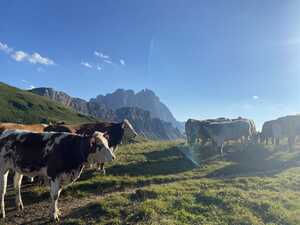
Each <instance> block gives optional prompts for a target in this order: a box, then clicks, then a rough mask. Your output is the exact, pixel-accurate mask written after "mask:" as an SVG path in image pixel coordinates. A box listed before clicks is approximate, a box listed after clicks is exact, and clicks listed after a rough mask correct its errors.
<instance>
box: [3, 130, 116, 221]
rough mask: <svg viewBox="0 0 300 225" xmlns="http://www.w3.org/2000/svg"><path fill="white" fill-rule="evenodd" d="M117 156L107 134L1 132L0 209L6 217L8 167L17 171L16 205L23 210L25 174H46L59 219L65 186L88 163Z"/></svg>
mask: <svg viewBox="0 0 300 225" xmlns="http://www.w3.org/2000/svg"><path fill="white" fill-rule="evenodd" d="M114 158H115V156H114V154H113V152H112V151H111V150H110V148H109V147H108V141H107V139H106V137H105V134H104V133H101V132H94V133H93V134H92V135H90V136H82V135H77V134H70V133H57V132H45V133H32V132H26V131H19V130H6V131H4V132H2V134H1V135H0V193H1V211H2V217H3V218H5V204H4V197H5V193H6V186H7V176H8V173H9V170H13V171H15V173H16V176H15V177H14V186H15V189H16V191H17V192H16V193H17V196H16V204H17V207H18V209H23V203H22V199H21V190H20V189H21V181H22V177H23V175H26V176H32V177H34V176H46V177H48V179H49V180H50V188H51V190H50V195H51V199H52V207H51V209H52V213H53V218H54V219H55V220H58V216H59V210H58V206H57V202H58V198H59V194H60V192H61V190H62V188H63V186H65V185H68V184H71V183H73V182H74V181H75V180H76V179H78V178H79V176H80V174H81V172H82V169H83V167H84V165H85V164H86V163H103V162H110V161H112V160H113V159H114Z"/></svg>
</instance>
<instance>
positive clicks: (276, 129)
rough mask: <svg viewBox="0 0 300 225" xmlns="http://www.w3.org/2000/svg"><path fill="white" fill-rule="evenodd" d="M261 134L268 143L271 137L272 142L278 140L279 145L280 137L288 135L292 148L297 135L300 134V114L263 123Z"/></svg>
mask: <svg viewBox="0 0 300 225" xmlns="http://www.w3.org/2000/svg"><path fill="white" fill-rule="evenodd" d="M261 135H262V140H263V141H265V142H266V144H268V139H269V138H271V140H272V144H274V140H276V144H277V145H278V144H279V141H280V138H285V137H287V138H288V145H289V149H290V150H291V149H292V147H293V145H294V144H295V139H296V137H297V136H298V135H300V115H289V116H284V117H279V118H277V119H276V120H270V121H266V122H265V123H264V124H263V128H262V133H261Z"/></svg>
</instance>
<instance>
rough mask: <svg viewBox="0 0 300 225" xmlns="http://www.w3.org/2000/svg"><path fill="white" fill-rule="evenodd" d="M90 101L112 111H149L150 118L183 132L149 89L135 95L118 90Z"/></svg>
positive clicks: (181, 125)
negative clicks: (129, 109) (129, 108)
mask: <svg viewBox="0 0 300 225" xmlns="http://www.w3.org/2000/svg"><path fill="white" fill-rule="evenodd" d="M92 100H93V101H95V102H98V103H101V104H104V105H106V106H107V107H109V108H111V109H113V110H117V109H119V108H122V107H138V108H141V109H144V110H146V111H149V112H150V115H151V117H152V118H159V119H161V120H163V121H166V122H170V123H172V124H173V126H175V127H177V128H178V129H180V130H183V124H182V123H180V122H178V121H177V120H176V119H175V117H174V116H173V114H172V113H171V111H170V110H169V109H168V107H167V106H166V105H165V104H164V103H162V102H161V101H160V99H159V97H158V96H156V95H155V93H154V92H153V91H151V90H149V89H143V90H141V91H139V92H137V93H135V92H134V91H132V90H124V89H118V90H116V91H115V92H113V93H110V94H107V95H98V96H97V97H96V98H95V99H92Z"/></svg>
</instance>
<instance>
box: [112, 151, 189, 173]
mask: <svg viewBox="0 0 300 225" xmlns="http://www.w3.org/2000/svg"><path fill="white" fill-rule="evenodd" d="M145 157H146V158H147V161H145V162H137V163H131V164H126V165H120V164H119V165H114V166H112V167H110V168H108V169H107V173H108V174H112V175H116V176H124V175H126V176H157V175H172V174H177V173H182V172H185V171H188V170H192V169H194V168H195V165H193V164H192V163H191V162H190V160H188V159H187V158H186V157H185V156H184V155H183V154H182V153H181V152H180V151H179V150H178V149H177V148H176V147H175V148H169V149H165V150H162V151H154V152H150V153H145Z"/></svg>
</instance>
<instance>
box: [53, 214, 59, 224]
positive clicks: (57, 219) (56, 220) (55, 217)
mask: <svg viewBox="0 0 300 225" xmlns="http://www.w3.org/2000/svg"><path fill="white" fill-rule="evenodd" d="M53 220H54V221H55V222H56V223H58V222H59V217H58V215H56V216H54V218H53Z"/></svg>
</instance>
